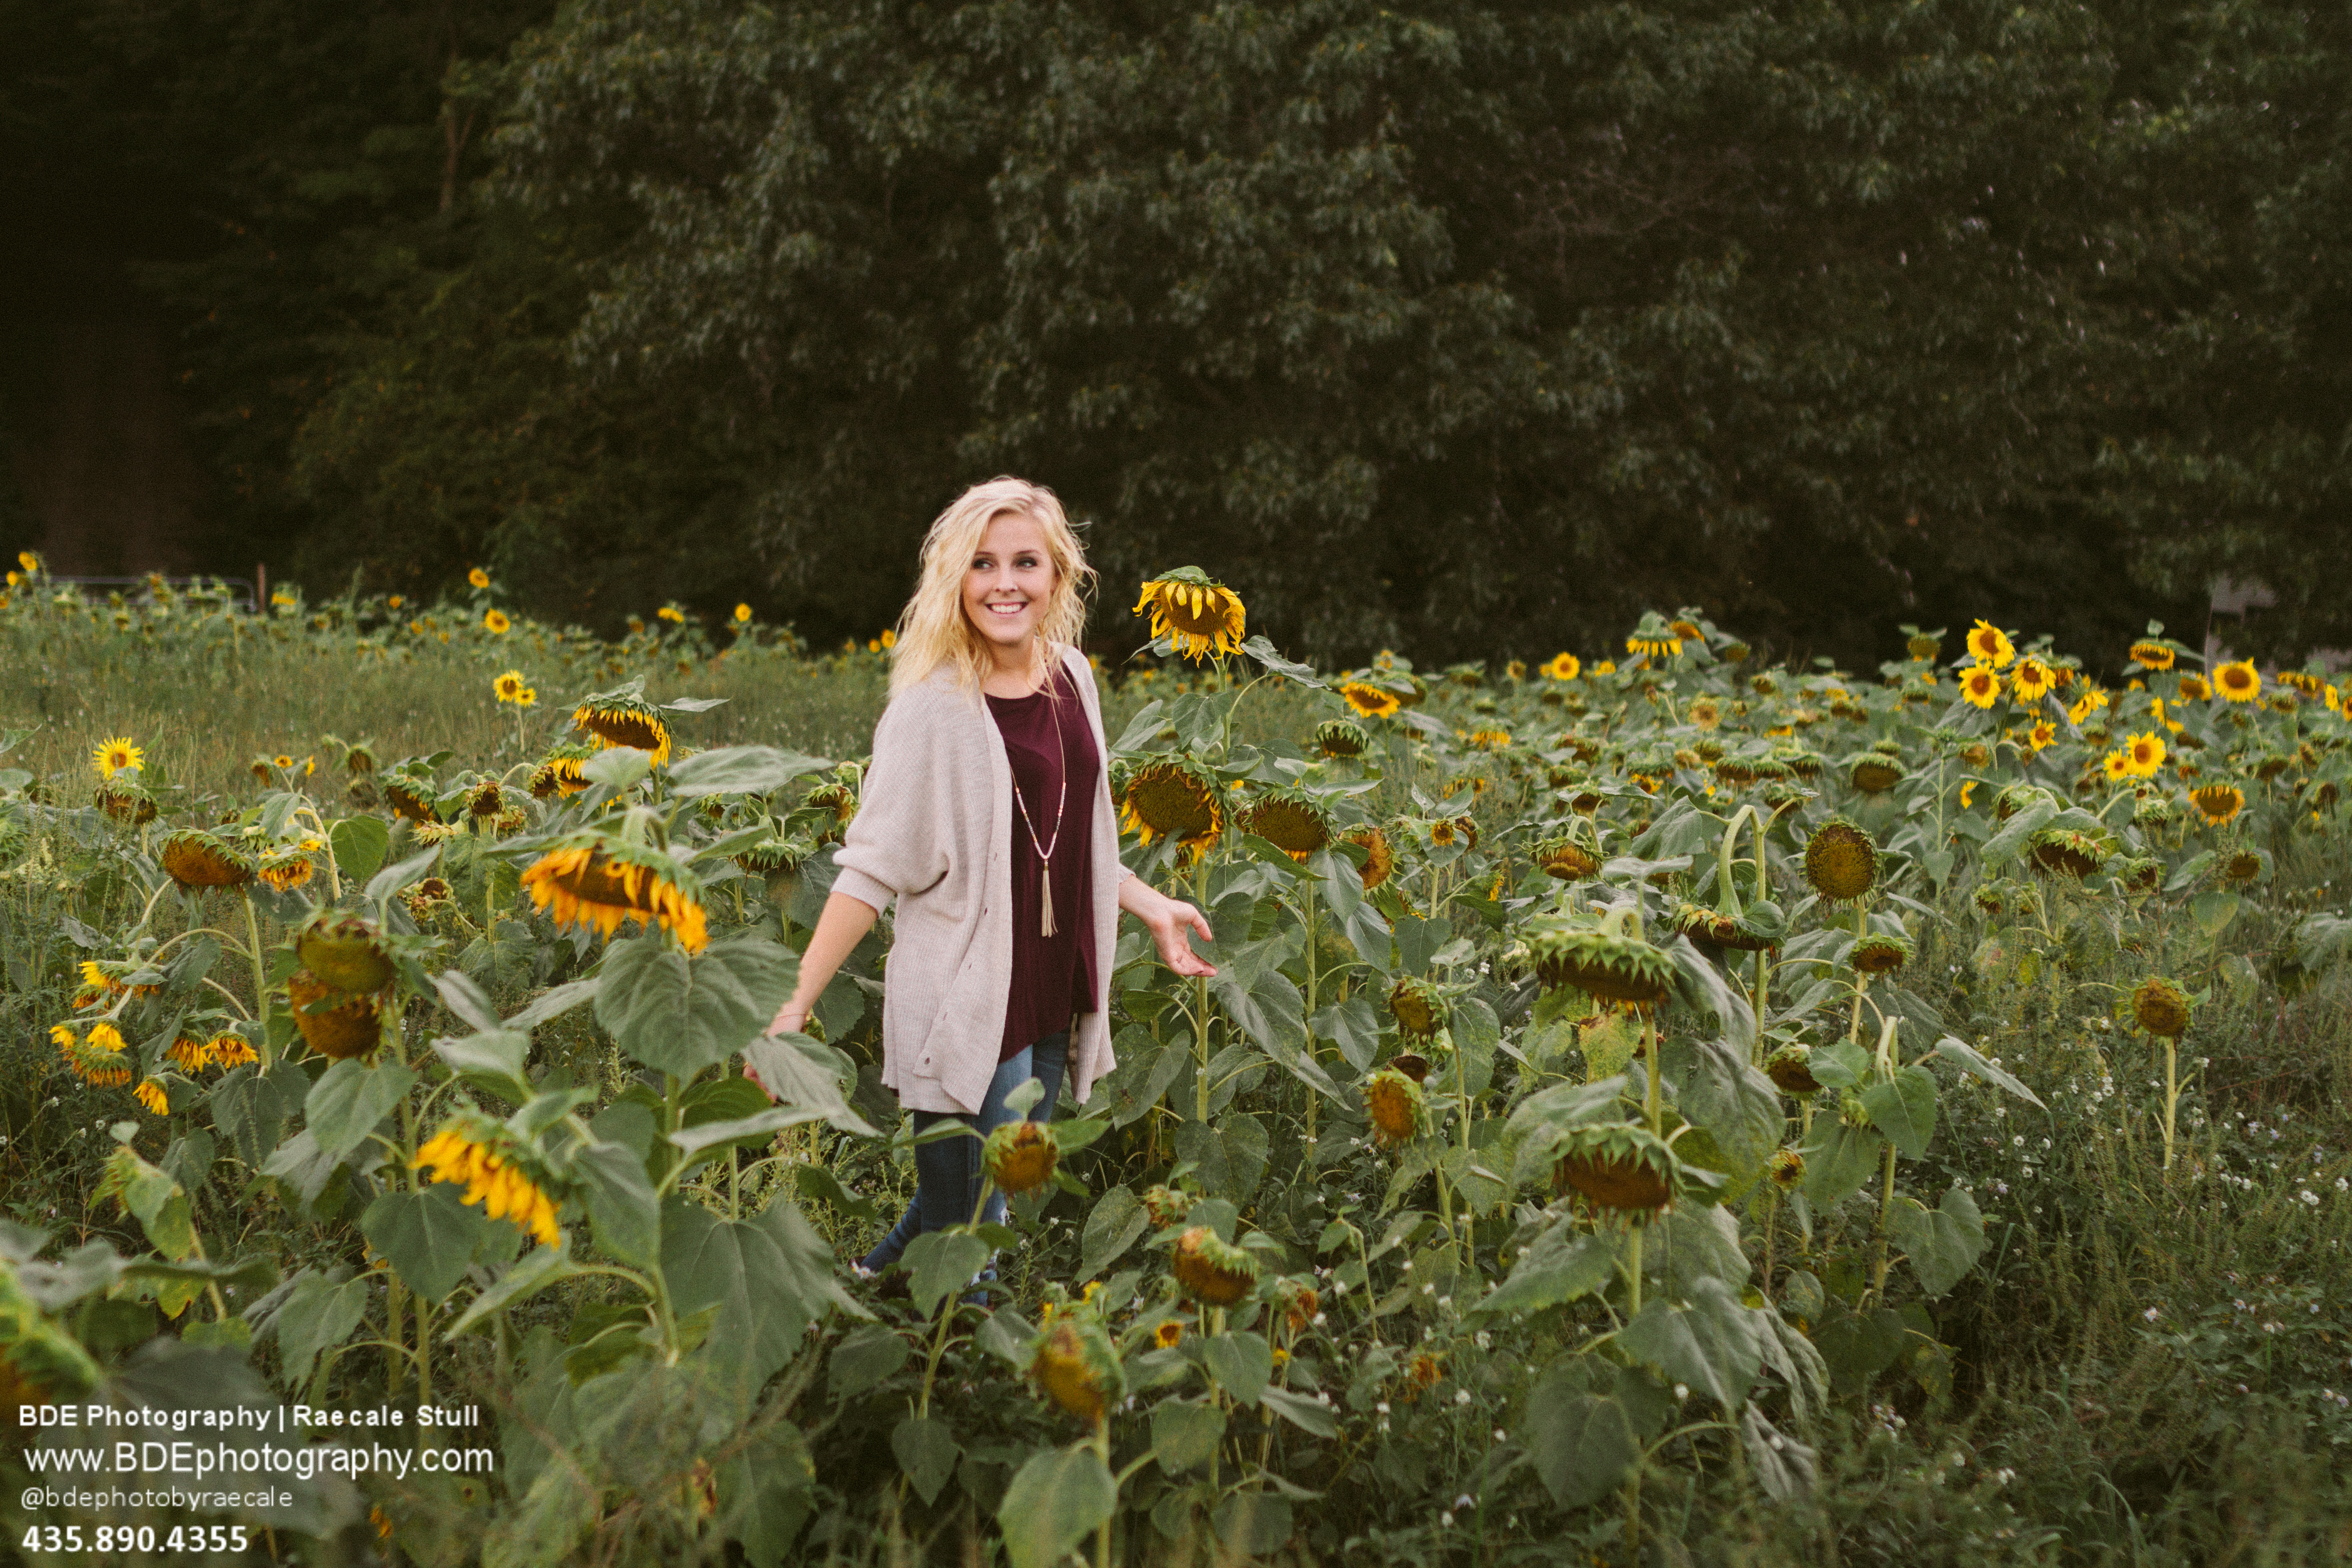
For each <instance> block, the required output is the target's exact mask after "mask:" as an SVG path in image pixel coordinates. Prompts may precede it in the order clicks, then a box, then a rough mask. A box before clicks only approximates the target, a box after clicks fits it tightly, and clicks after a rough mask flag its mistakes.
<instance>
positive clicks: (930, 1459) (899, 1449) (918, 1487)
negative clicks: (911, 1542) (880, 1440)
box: [890, 1415, 963, 1508]
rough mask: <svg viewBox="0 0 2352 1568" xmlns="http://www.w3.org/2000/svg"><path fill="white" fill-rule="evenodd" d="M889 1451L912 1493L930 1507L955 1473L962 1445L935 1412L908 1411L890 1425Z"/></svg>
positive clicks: (960, 1456) (961, 1455) (961, 1454)
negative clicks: (892, 1425)
mask: <svg viewBox="0 0 2352 1568" xmlns="http://www.w3.org/2000/svg"><path fill="white" fill-rule="evenodd" d="M890 1452H891V1453H893V1454H895V1455H897V1456H898V1468H900V1469H901V1470H904V1471H905V1472H906V1474H907V1482H908V1485H909V1486H911V1487H913V1488H914V1489H915V1495H916V1496H918V1497H919V1498H921V1499H922V1500H923V1506H924V1507H926V1508H929V1506H930V1505H931V1503H932V1501H933V1500H935V1499H937V1498H938V1496H939V1495H940V1488H941V1487H943V1486H945V1485H947V1484H948V1478H949V1477H950V1476H952V1475H954V1474H955V1468H956V1461H957V1460H959V1459H961V1458H963V1446H962V1445H961V1444H960V1443H958V1442H957V1441H956V1440H955V1433H954V1432H953V1431H952V1430H951V1429H950V1427H949V1426H948V1424H947V1423H946V1422H944V1421H942V1420H940V1418H939V1417H938V1416H936V1415H909V1416H907V1417H906V1418H905V1419H904V1420H902V1421H900V1422H899V1423H898V1426H894V1427H892V1428H891V1429H890Z"/></svg>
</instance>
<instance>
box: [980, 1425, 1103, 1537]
mask: <svg viewBox="0 0 2352 1568" xmlns="http://www.w3.org/2000/svg"><path fill="white" fill-rule="evenodd" d="M1117 1507H1118V1482H1117V1481H1115V1480H1113V1479H1111V1474H1110V1471H1109V1470H1108V1468H1105V1467H1104V1465H1103V1462H1102V1459H1101V1458H1100V1456H1098V1455H1097V1454H1096V1452H1095V1451H1094V1449H1093V1448H1092V1447H1090V1446H1088V1445H1086V1444H1080V1445H1078V1446H1077V1447H1074V1448H1056V1449H1050V1450H1048V1451H1046V1452H1045V1453H1043V1454H1037V1455H1034V1456H1032V1457H1031V1458H1030V1460H1029V1462H1028V1463H1027V1464H1025V1465H1023V1466H1022V1467H1021V1469H1020V1472H1019V1473H1018V1474H1016V1475H1015V1476H1014V1477H1013V1484H1012V1485H1011V1486H1009V1487H1007V1488H1005V1489H1004V1500H1003V1502H1002V1503H1000V1504H998V1505H997V1510H996V1521H997V1523H998V1524H999V1525H1000V1526H1002V1527H1003V1531H1004V1557H1005V1561H1006V1562H1007V1563H1010V1564H1011V1565H1012V1568H1059V1564H1060V1563H1061V1561H1062V1559H1063V1558H1064V1557H1066V1556H1067V1555H1068V1554H1069V1552H1070V1551H1071V1549H1072V1548H1074V1547H1076V1545H1077V1544H1078V1542H1082V1541H1084V1540H1085V1539H1086V1538H1087V1536H1089V1535H1091V1534H1092V1533H1094V1531H1096V1530H1097V1528H1099V1527H1100V1526H1101V1524H1102V1522H1103V1521H1105V1520H1107V1519H1108V1518H1109V1517H1110V1516H1111V1510H1114V1509H1116V1508H1117Z"/></svg>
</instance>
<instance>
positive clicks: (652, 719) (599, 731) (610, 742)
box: [572, 680, 670, 767]
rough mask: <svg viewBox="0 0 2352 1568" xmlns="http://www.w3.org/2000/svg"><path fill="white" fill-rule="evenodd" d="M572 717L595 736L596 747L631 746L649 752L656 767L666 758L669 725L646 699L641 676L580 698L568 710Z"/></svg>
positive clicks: (663, 762) (574, 721) (667, 756)
mask: <svg viewBox="0 0 2352 1568" xmlns="http://www.w3.org/2000/svg"><path fill="white" fill-rule="evenodd" d="M572 723H574V724H576V725H578V726H579V727H580V728H581V729H583V730H585V731H588V732H589V733H590V734H592V735H593V736H595V737H596V743H597V745H598V746H600V747H603V746H632V747H635V749H636V750H638V751H640V752H651V753H653V762H654V766H656V767H662V766H665V765H667V763H668V762H669V746H670V739H669V726H668V725H667V724H665V723H663V722H662V717H661V714H660V713H659V712H657V711H656V710H655V709H654V707H653V705H652V704H650V703H648V702H647V701H646V699H645V683H644V682H643V681H642V680H633V681H631V682H630V683H629V684H628V685H626V686H624V687H619V688H616V689H614V690H611V691H600V692H597V693H595V694H593V695H592V696H588V697H583V698H582V699H581V700H580V706H579V707H577V708H575V709H573V710H572Z"/></svg>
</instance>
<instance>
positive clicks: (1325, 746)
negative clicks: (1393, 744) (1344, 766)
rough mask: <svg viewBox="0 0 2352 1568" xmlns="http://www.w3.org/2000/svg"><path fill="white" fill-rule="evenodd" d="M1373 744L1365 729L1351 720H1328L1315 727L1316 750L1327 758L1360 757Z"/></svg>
mask: <svg viewBox="0 0 2352 1568" xmlns="http://www.w3.org/2000/svg"><path fill="white" fill-rule="evenodd" d="M1371 743H1372V742H1371V737H1370V736H1369V735H1367V734H1365V733H1364V727H1363V726H1362V725H1360V724H1358V723H1355V722H1354V721H1350V720H1347V719H1326V720H1324V721H1323V722H1321V723H1320V724H1318V725H1316V726H1315V735H1314V746H1315V749H1316V750H1317V751H1318V752H1322V753H1323V754H1324V755H1325V756H1327V757H1360V756H1362V755H1363V754H1364V748H1365V747H1367V746H1369V745H1370V744H1371Z"/></svg>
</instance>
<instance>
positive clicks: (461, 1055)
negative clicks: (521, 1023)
mask: <svg viewBox="0 0 2352 1568" xmlns="http://www.w3.org/2000/svg"><path fill="white" fill-rule="evenodd" d="M433 1054H434V1055H435V1056H437V1057H439V1058H441V1059H442V1060H443V1061H444V1062H446V1063H447V1064H448V1067H449V1070H450V1071H452V1072H454V1073H456V1074H457V1076H458V1077H459V1078H461V1079H465V1080H466V1082H467V1083H469V1084H472V1085H473V1086H474V1087H475V1088H477V1089H487V1090H488V1091H489V1092H490V1093H492V1094H495V1095H497V1096H498V1097H499V1099H501V1100H512V1101H514V1102H515V1103H516V1104H517V1105H520V1104H521V1103H522V1102H523V1101H524V1100H529V1099H530V1093H531V1090H530V1079H526V1078H525V1077H523V1066H524V1064H525V1063H526V1062H528V1061H529V1060H530V1036H529V1035H527V1034H524V1033H522V1032H521V1031H520V1030H519V1029H489V1030H485V1031H482V1032H480V1033H478V1034H472V1035H467V1036H465V1037H461V1038H458V1039H454V1040H450V1039H442V1040H436V1041H434V1042H433Z"/></svg>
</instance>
